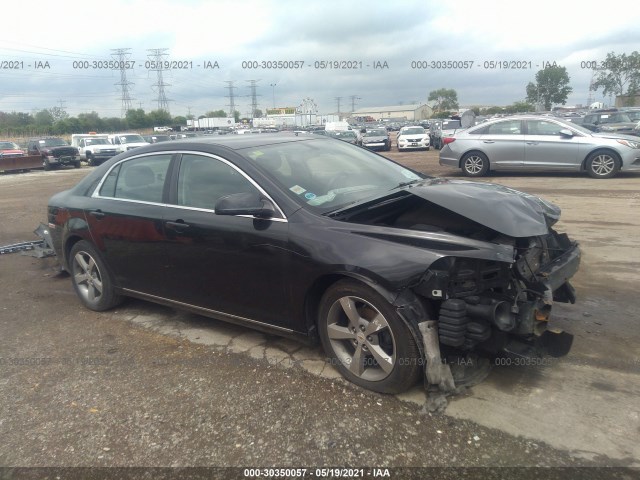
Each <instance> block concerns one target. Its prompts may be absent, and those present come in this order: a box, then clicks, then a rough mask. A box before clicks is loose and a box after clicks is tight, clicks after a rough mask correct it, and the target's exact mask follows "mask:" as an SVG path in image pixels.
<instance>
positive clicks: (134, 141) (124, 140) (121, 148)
mask: <svg viewBox="0 0 640 480" xmlns="http://www.w3.org/2000/svg"><path fill="white" fill-rule="evenodd" d="M107 138H108V139H109V142H111V144H112V145H115V147H116V151H117V153H122V152H126V151H128V150H132V149H134V148H136V147H143V146H145V145H149V142H145V141H144V138H142V137H141V136H140V135H139V134H137V133H113V134H111V135H108V137H107Z"/></svg>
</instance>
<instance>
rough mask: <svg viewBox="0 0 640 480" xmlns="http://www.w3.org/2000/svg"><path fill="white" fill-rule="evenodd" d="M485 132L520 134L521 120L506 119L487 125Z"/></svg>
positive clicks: (492, 133) (489, 133)
mask: <svg viewBox="0 0 640 480" xmlns="http://www.w3.org/2000/svg"><path fill="white" fill-rule="evenodd" d="M486 128H487V129H486V131H485V134H487V135H520V134H521V133H522V122H521V121H520V120H507V121H504V122H498V123H494V124H491V125H487V127H486Z"/></svg>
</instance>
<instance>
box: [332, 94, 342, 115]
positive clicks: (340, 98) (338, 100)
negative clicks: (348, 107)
mask: <svg viewBox="0 0 640 480" xmlns="http://www.w3.org/2000/svg"><path fill="white" fill-rule="evenodd" d="M334 99H335V101H336V103H337V104H338V116H340V100H342V97H334Z"/></svg>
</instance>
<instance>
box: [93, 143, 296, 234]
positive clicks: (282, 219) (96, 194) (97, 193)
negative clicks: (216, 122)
mask: <svg viewBox="0 0 640 480" xmlns="http://www.w3.org/2000/svg"><path fill="white" fill-rule="evenodd" d="M176 154H181V155H185V154H187V155H199V156H203V157H209V158H213V159H215V160H219V161H221V162H222V163H225V164H227V165H228V166H230V167H231V168H233V169H234V170H236V171H237V172H238V173H239V174H240V175H242V176H243V177H244V178H245V179H247V180H248V181H249V183H251V185H253V186H254V187H255V188H256V190H258V191H259V192H260V193H261V194H262V195H264V196H265V197H266V198H267V199H268V200H269V201H270V202H271V203H272V204H273V206H274V207H275V208H276V210H277V212H278V214H279V215H280V217H272V218H268V219H262V220H270V221H272V222H284V223H288V219H287V216H286V215H285V214H284V212H283V211H282V209H281V208H280V206H279V205H278V204H277V203H276V202H275V201H274V200H273V198H271V195H269V194H268V193H267V192H266V191H265V190H264V189H263V188H262V187H261V186H260V185H258V183H257V182H256V181H255V180H253V178H251V177H250V176H249V175H247V174H246V173H245V172H244V171H243V170H241V169H240V168H239V167H237V166H236V165H234V164H233V163H231V162H229V161H228V160H226V159H224V158H222V157H220V156H218V155H215V154H213V153H208V152H201V151H193V150H171V151H166V150H165V151H162V152H148V153H142V154H140V155H134V156H132V157H128V158H123V159H122V160H120V161H119V162H116V163H114V164H113V165H111V168H109V170H107V172H106V173H105V174H104V175H103V176H102V178H101V179H100V182H98V185H97V186H96V188H95V190H94V191H93V193H92V194H91V198H100V199H103V200H115V201H120V202H132V203H140V204H144V205H158V206H163V207H172V208H181V209H185V210H195V211H199V212H211V213H215V210H214V209H208V208H199V207H190V206H188V205H177V204H173V203H156V202H146V201H144V200H135V199H129V198H117V197H103V196H102V195H100V189H101V188H102V184H103V183H104V182H105V180H106V178H107V177H108V176H109V175H110V174H111V172H112V171H113V169H114V168H116V167H117V166H118V165H120V164H121V163H124V162H128V161H130V160H136V159H138V158H144V157H150V156H155V155H170V156H171V157H173V156H174V155H176ZM229 216H233V217H246V218H254V219H257V218H260V217H256V216H254V215H229Z"/></svg>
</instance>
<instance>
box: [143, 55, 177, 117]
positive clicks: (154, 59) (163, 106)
mask: <svg viewBox="0 0 640 480" xmlns="http://www.w3.org/2000/svg"><path fill="white" fill-rule="evenodd" d="M167 50H169V49H168V48H149V49H147V51H148V52H151V53H150V54H149V55H147V56H148V57H149V61H150V62H151V64H152V65H153V66H155V67H156V68H151V69H149V70H151V71H155V72H156V73H157V75H158V81H157V83H156V84H154V85H152V86H153V87H156V88H157V89H158V110H164V111H165V112H167V113H169V100H168V99H167V96H166V95H165V93H164V87H170V86H171V85H170V84H168V83H164V80H163V79H162V72H163V71H164V70H167V69H166V68H163V64H164V57H166V56H167V54H166V53H165V52H166V51H167Z"/></svg>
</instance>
